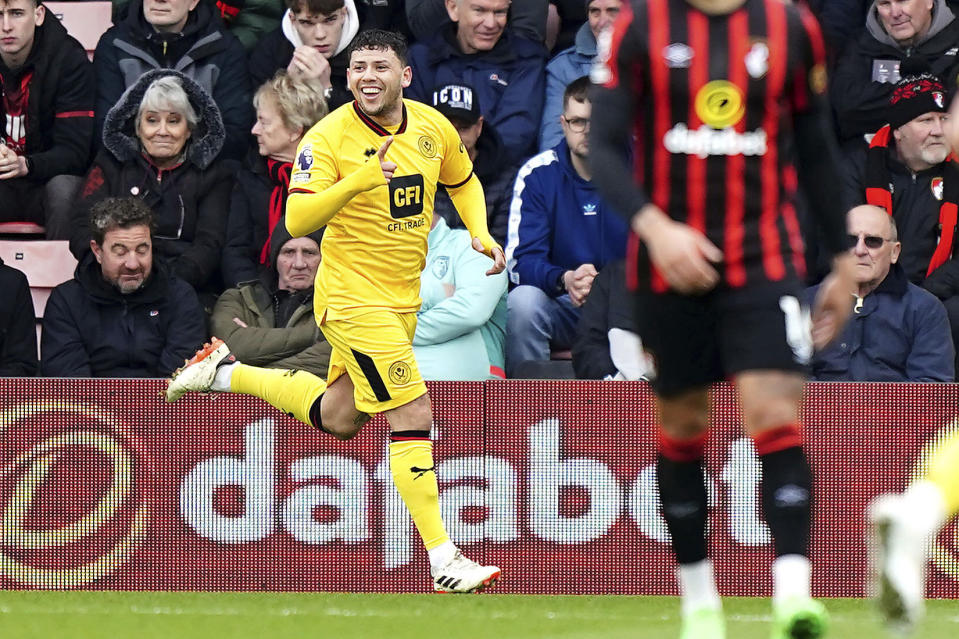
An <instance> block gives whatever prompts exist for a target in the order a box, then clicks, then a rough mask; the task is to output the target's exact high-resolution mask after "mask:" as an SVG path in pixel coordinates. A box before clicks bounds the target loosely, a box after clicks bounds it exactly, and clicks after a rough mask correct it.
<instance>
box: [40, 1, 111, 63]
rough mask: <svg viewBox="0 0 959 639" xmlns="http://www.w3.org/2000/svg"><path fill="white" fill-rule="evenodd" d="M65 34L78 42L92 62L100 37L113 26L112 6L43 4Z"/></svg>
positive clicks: (68, 3) (81, 3) (76, 3)
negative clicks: (61, 24)
mask: <svg viewBox="0 0 959 639" xmlns="http://www.w3.org/2000/svg"><path fill="white" fill-rule="evenodd" d="M43 4H44V5H46V7H47V9H48V10H49V11H51V12H53V15H55V16H56V17H57V18H58V19H59V20H60V22H62V23H63V26H64V27H66V29H67V33H69V34H70V35H72V36H73V37H74V38H76V39H77V40H79V41H80V44H82V45H83V48H84V49H86V51H87V56H88V57H89V58H90V59H91V60H92V59H93V51H94V49H96V48H97V42H98V41H99V40H100V36H102V35H103V33H104V32H105V31H106V30H107V29H109V28H110V27H111V26H112V25H113V15H112V12H113V5H112V3H110V2H101V1H97V2H44V3H43Z"/></svg>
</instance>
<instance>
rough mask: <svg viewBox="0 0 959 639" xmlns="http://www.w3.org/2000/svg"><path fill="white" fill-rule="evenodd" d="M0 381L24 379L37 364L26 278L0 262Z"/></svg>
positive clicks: (34, 317) (36, 367)
mask: <svg viewBox="0 0 959 639" xmlns="http://www.w3.org/2000/svg"><path fill="white" fill-rule="evenodd" d="M0 296H2V297H3V299H4V303H3V304H0V377H28V376H33V375H36V374H37V373H38V372H39V370H40V364H39V362H38V361H37V317H36V315H34V312H33V298H32V297H31V296H30V285H29V284H28V283H27V276H26V275H24V274H23V273H21V272H20V271H18V270H17V269H15V268H12V267H10V266H7V265H5V264H4V263H3V260H0Z"/></svg>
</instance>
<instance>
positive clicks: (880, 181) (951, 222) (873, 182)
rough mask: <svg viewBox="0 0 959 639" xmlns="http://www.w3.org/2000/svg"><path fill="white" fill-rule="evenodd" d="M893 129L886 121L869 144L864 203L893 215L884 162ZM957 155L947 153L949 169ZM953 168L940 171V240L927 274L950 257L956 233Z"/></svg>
mask: <svg viewBox="0 0 959 639" xmlns="http://www.w3.org/2000/svg"><path fill="white" fill-rule="evenodd" d="M891 133H892V129H891V128H890V127H889V125H888V124H887V125H886V126H884V127H882V128H881V129H879V131H877V132H876V135H875V136H873V138H872V142H870V143H869V151H868V152H867V155H866V202H868V203H869V204H872V205H873V206H878V207H881V208H883V209H885V210H886V213H888V214H889V215H892V191H891V190H890V180H889V167H888V166H887V164H886V159H887V157H888V147H889V137H890V135H891ZM956 161H957V159H956V156H955V154H954V153H950V154H949V157H947V158H946V161H945V165H946V167H947V168H949V169H955V168H956ZM953 173H954V171H946V172H944V174H943V180H942V181H943V189H942V190H943V193H942V206H940V207H939V243H938V244H937V245H936V250H935V252H933V254H932V258H931V259H930V260H929V268H928V269H927V270H926V277H929V275H930V274H931V273H932V272H933V271H935V270H936V269H937V268H939V267H940V266H942V265H943V264H945V263H946V261H947V260H949V258H951V257H952V245H953V242H954V240H955V235H956V222H957V218H959V206H957V203H959V179H955V178H959V175H955V176H954V177H953V179H949V176H950V174H953Z"/></svg>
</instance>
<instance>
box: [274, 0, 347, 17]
mask: <svg viewBox="0 0 959 639" xmlns="http://www.w3.org/2000/svg"><path fill="white" fill-rule="evenodd" d="M344 6H345V3H344V0H286V8H287V9H289V10H290V11H292V12H293V13H299V12H300V11H304V10H305V11H306V12H307V13H309V14H311V15H315V16H319V15H329V14H331V13H333V12H334V11H336V10H337V9H342V8H343V7H344Z"/></svg>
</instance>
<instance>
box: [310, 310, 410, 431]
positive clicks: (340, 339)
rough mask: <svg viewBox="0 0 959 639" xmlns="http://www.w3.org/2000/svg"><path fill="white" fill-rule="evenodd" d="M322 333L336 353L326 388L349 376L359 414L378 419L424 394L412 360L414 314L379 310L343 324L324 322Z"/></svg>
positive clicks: (339, 322)
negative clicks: (384, 413)
mask: <svg viewBox="0 0 959 639" xmlns="http://www.w3.org/2000/svg"><path fill="white" fill-rule="evenodd" d="M320 329H321V330H322V331H323V335H325V336H326V340H327V341H328V342H329V343H330V346H332V347H333V352H332V354H331V355H330V372H329V376H328V377H327V380H326V382H327V384H328V385H329V384H332V383H333V382H334V381H335V380H336V379H337V378H338V377H339V376H340V375H343V374H344V373H346V374H347V375H349V376H350V379H351V380H352V381H353V388H354V391H353V401H354V403H355V404H356V409H357V410H359V411H362V412H364V413H368V414H370V415H374V414H376V413H382V412H384V411H387V410H390V409H392V408H396V407H397V406H402V405H404V404H408V403H410V402H411V401H413V400H414V399H416V398H418V397H421V396H423V395H425V394H426V384H425V383H424V382H423V377H422V376H421V375H420V369H419V367H417V365H416V359H415V358H414V357H413V333H414V332H415V331H416V313H395V312H393V311H385V310H384V311H379V310H377V311H370V312H369V313H363V314H362V315H356V316H354V317H349V318H345V319H335V320H330V319H325V318H324V320H323V322H322V323H321V324H320Z"/></svg>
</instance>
